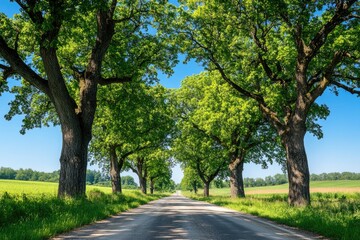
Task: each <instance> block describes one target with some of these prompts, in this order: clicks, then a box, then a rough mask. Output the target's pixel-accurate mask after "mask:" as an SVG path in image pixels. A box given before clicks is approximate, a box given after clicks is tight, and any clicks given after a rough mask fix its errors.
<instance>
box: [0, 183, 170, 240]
mask: <svg viewBox="0 0 360 240" xmlns="http://www.w3.org/2000/svg"><path fill="white" fill-rule="evenodd" d="M56 192H57V184H56V183H45V182H28V181H16V180H0V239H1V240H10V239H11V240H13V239H19V240H20V239H48V238H50V237H52V236H55V235H57V234H59V233H62V232H66V231H69V230H71V229H74V228H76V227H79V226H82V225H85V224H89V223H91V222H94V221H97V220H100V219H104V218H106V217H108V216H110V215H114V214H116V213H119V212H123V211H126V210H128V209H130V208H135V207H138V206H139V205H141V204H145V203H147V202H149V201H152V200H155V199H159V198H162V197H164V196H166V195H168V194H154V195H144V194H142V193H141V192H140V191H138V190H125V191H124V193H123V194H111V188H109V187H94V186H87V197H86V198H79V199H70V198H65V199H58V198H57V197H56V195H57V194H56Z"/></svg>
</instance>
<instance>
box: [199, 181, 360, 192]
mask: <svg viewBox="0 0 360 240" xmlns="http://www.w3.org/2000/svg"><path fill="white" fill-rule="evenodd" d="M320 188H321V189H322V190H323V191H325V190H326V189H324V188H328V189H329V190H328V191H329V192H334V191H336V192H352V191H351V190H352V189H353V188H354V191H356V192H359V191H360V180H338V181H313V182H310V190H314V191H316V190H317V189H320ZM355 188H356V190H355ZM288 189H289V185H288V184H282V185H276V186H265V187H250V188H245V194H246V193H247V192H250V193H251V192H256V191H261V192H263V193H266V192H269V193H271V191H277V190H280V191H285V192H286V191H287V190H288ZM199 192H201V189H199ZM210 195H212V196H229V195H230V189H229V188H212V189H210Z"/></svg>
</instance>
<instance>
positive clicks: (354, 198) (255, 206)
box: [186, 193, 360, 240]
mask: <svg viewBox="0 0 360 240" xmlns="http://www.w3.org/2000/svg"><path fill="white" fill-rule="evenodd" d="M186 195H187V196H190V197H191V198H193V199H197V200H201V201H207V202H210V203H213V204H216V205H219V206H223V207H227V208H231V209H234V210H237V211H240V212H245V213H249V214H252V215H256V216H259V217H264V218H267V219H271V220H273V221H276V222H278V223H281V224H286V225H289V226H294V227H298V228H301V229H304V230H308V231H311V232H315V233H318V234H320V235H322V236H325V237H329V238H331V239H343V240H347V239H348V240H350V239H357V238H359V237H360V228H359V226H360V218H359V214H360V194H359V193H355V194H337V193H325V194H324V193H314V194H312V195H311V199H312V200H311V202H312V205H311V206H309V207H306V208H293V207H290V206H289V205H288V204H287V196H286V195H285V194H282V195H272V194H271V195H252V196H250V197H247V198H246V199H232V198H230V197H224V196H215V197H208V198H204V197H199V196H195V195H190V194H186Z"/></svg>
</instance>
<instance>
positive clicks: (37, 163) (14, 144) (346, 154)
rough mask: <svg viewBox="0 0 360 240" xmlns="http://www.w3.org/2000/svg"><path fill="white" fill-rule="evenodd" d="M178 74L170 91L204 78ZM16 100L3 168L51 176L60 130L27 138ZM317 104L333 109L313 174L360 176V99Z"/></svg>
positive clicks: (2, 133) (1, 106) (0, 160)
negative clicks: (186, 81)
mask: <svg viewBox="0 0 360 240" xmlns="http://www.w3.org/2000/svg"><path fill="white" fill-rule="evenodd" d="M3 2H4V1H2V5H1V8H0V12H5V13H6V14H8V15H12V14H13V13H15V12H17V11H18V7H17V5H16V4H14V3H9V1H8V2H6V3H3ZM174 70H175V73H174V75H173V76H171V77H170V78H166V77H165V76H162V75H161V83H162V84H163V85H164V86H166V87H171V88H175V87H179V86H180V82H181V80H182V79H183V78H184V77H186V76H188V75H192V74H196V73H199V72H200V71H201V70H202V68H201V66H199V65H198V64H197V63H195V62H193V61H191V62H190V63H188V64H187V65H184V64H179V65H178V66H177V67H176V68H175V69H174ZM12 98H13V96H11V95H10V94H8V93H5V94H3V95H2V96H0V167H1V166H2V167H11V168H14V169H19V168H32V169H34V170H38V171H45V172H49V171H54V170H58V169H59V167H60V164H59V157H60V151H61V132H60V128H59V127H50V128H41V129H33V130H30V131H28V132H27V133H26V134H25V135H21V134H20V133H19V130H20V127H21V120H22V117H21V116H16V117H15V118H14V119H13V120H12V121H10V122H9V121H6V120H5V119H4V118H3V116H4V115H5V114H6V113H7V111H8V110H9V106H8V102H9V101H10V100H11V99H12ZM317 102H318V103H326V104H327V106H328V107H329V109H330V116H329V117H328V118H327V120H325V121H321V122H320V123H321V125H322V126H323V132H324V138H323V139H321V140H317V139H316V138H315V137H313V136H311V135H309V134H307V135H306V137H305V144H306V149H307V155H308V160H309V168H310V173H317V174H319V173H323V172H343V171H350V172H360V154H359V148H360V99H359V98H358V97H355V96H352V95H351V94H348V93H346V92H343V91H340V95H339V96H337V97H336V96H335V95H334V94H332V93H331V92H330V91H326V92H325V93H324V94H323V96H321V97H320V98H319V99H318V101H317ZM91 168H93V167H91ZM173 172H174V174H173V179H174V180H175V182H180V180H181V177H182V173H181V171H180V169H179V168H178V167H176V168H175V169H174V170H173ZM276 173H281V168H280V167H279V166H278V165H273V166H269V169H266V170H263V169H261V166H258V165H254V164H247V165H245V167H244V177H253V178H256V177H265V176H269V175H274V174H276ZM125 175H126V174H125ZM133 176H134V175H133Z"/></svg>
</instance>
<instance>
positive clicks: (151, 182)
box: [150, 178, 155, 194]
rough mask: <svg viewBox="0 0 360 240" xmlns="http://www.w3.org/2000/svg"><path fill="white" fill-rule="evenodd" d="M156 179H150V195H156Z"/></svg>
mask: <svg viewBox="0 0 360 240" xmlns="http://www.w3.org/2000/svg"><path fill="white" fill-rule="evenodd" d="M154 185H155V179H153V178H151V179H150V194H154Z"/></svg>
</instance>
